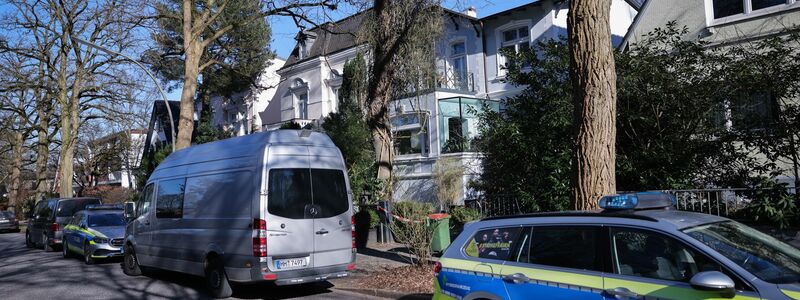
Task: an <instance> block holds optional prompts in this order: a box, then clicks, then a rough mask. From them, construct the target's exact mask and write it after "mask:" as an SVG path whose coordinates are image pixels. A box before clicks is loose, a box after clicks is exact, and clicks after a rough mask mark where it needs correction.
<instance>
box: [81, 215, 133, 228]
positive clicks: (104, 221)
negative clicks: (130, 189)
mask: <svg viewBox="0 0 800 300" xmlns="http://www.w3.org/2000/svg"><path fill="white" fill-rule="evenodd" d="M88 223H89V227H102V226H125V223H126V222H125V217H123V216H122V214H101V215H91V216H89V222H88Z"/></svg>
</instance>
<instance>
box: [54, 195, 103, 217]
mask: <svg viewBox="0 0 800 300" xmlns="http://www.w3.org/2000/svg"><path fill="white" fill-rule="evenodd" d="M89 204H100V200H99V199H70V200H64V201H60V202H58V209H57V210H56V216H57V217H71V216H72V215H74V214H75V213H76V212H78V211H80V210H83V209H84V208H85V207H86V205H89Z"/></svg>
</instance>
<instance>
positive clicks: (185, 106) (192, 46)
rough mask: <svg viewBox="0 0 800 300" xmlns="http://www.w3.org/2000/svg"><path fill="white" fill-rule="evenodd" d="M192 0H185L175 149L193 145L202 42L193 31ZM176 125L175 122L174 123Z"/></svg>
mask: <svg viewBox="0 0 800 300" xmlns="http://www.w3.org/2000/svg"><path fill="white" fill-rule="evenodd" d="M192 7H193V1H192V0H183V37H184V38H183V51H184V53H185V54H184V55H185V58H186V59H185V60H184V66H183V75H184V77H183V91H182V92H181V113H180V121H179V122H178V123H179V125H178V137H177V139H178V140H177V141H174V142H175V150H180V149H183V148H186V147H189V146H191V145H192V131H194V97H195V93H196V92H197V75H199V74H200V55H201V54H202V52H201V51H200V45H201V42H200V40H199V39H198V37H195V35H194V34H193V32H192ZM173 126H174V124H173Z"/></svg>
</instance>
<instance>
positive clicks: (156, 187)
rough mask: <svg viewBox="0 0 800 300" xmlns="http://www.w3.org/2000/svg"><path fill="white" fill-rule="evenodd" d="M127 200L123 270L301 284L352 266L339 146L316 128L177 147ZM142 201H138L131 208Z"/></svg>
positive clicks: (214, 286) (221, 285) (221, 283)
mask: <svg viewBox="0 0 800 300" xmlns="http://www.w3.org/2000/svg"><path fill="white" fill-rule="evenodd" d="M142 194H143V195H142V198H141V199H139V201H138V202H137V203H135V205H132V204H129V205H127V206H126V216H127V217H128V218H129V219H130V220H131V221H130V222H129V223H128V225H127V227H126V235H125V249H124V252H125V260H124V264H123V265H124V271H125V273H126V274H129V275H139V274H141V271H142V267H157V268H162V269H168V270H173V271H178V272H184V273H189V274H195V275H200V276H205V277H206V278H207V280H208V285H209V287H210V288H211V291H212V294H213V295H214V296H216V297H227V296H230V295H231V293H232V290H231V287H230V284H229V282H237V283H253V282H264V281H272V282H274V283H276V284H278V285H285V284H299V283H306V282H312V281H321V280H326V279H329V278H335V277H343V276H347V271H348V270H351V269H353V268H354V267H355V264H354V261H355V241H354V239H353V237H354V234H353V224H352V222H353V219H352V216H353V209H352V201H351V191H350V186H349V183H348V180H347V173H346V170H345V165H344V160H343V159H342V155H341V152H340V151H339V149H338V148H336V146H335V145H334V144H333V142H332V141H331V140H330V138H328V137H327V136H326V135H324V134H322V133H319V132H311V131H305V130H303V131H298V130H278V131H270V132H263V133H256V134H251V135H248V136H243V137H237V138H231V139H227V140H223V141H217V142H213V143H207V144H202V145H196V146H192V147H189V148H186V149H183V150H180V151H177V152H175V153H173V154H171V155H170V156H169V157H167V159H165V160H164V161H163V162H162V163H161V164H159V165H158V167H157V168H156V170H155V171H154V172H153V174H152V175H151V176H150V178H149V179H148V181H147V185H146V186H145V187H144V192H143V193H142ZM134 207H135V209H134Z"/></svg>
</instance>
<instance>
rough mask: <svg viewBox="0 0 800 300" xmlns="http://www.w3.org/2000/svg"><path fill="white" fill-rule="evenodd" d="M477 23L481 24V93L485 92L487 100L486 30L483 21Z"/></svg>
mask: <svg viewBox="0 0 800 300" xmlns="http://www.w3.org/2000/svg"><path fill="white" fill-rule="evenodd" d="M478 24H480V25H481V26H480V28H481V47H483V49H482V50H483V51H481V53H482V54H483V93H484V94H486V95H485V96H484V97H486V99H487V100H488V99H489V74H487V68H486V63H487V60H486V30H484V28H483V21H478Z"/></svg>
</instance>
